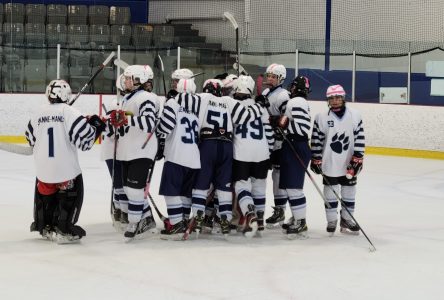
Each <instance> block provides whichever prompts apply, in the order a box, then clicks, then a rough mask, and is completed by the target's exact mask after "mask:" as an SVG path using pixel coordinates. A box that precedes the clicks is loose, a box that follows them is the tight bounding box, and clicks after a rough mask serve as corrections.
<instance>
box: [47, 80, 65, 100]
mask: <svg viewBox="0 0 444 300" xmlns="http://www.w3.org/2000/svg"><path fill="white" fill-rule="evenodd" d="M45 95H46V97H47V98H48V100H49V102H51V103H67V102H68V101H69V100H70V99H71V87H70V86H69V84H68V83H67V82H66V81H65V80H61V79H56V80H53V81H51V82H50V83H49V84H48V86H47V87H46V93H45Z"/></svg>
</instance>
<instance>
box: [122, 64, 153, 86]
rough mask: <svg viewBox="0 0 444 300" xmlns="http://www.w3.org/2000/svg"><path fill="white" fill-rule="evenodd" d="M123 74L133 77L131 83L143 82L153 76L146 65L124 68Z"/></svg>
mask: <svg viewBox="0 0 444 300" xmlns="http://www.w3.org/2000/svg"><path fill="white" fill-rule="evenodd" d="M123 75H124V76H127V77H131V78H132V79H133V83H136V81H138V83H140V84H144V83H145V82H147V81H148V80H150V79H153V78H154V73H153V70H151V67H150V66H148V65H132V66H128V67H126V68H125V71H123Z"/></svg>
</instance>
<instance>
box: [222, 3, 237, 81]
mask: <svg viewBox="0 0 444 300" xmlns="http://www.w3.org/2000/svg"><path fill="white" fill-rule="evenodd" d="M224 17H225V18H227V20H228V21H230V22H231V25H233V28H234V30H235V32H236V65H237V66H240V64H239V56H240V48H239V25H238V24H237V22H236V19H235V18H234V16H233V14H232V13H230V12H228V11H226V12H224ZM239 69H240V68H239V67H238V68H237V77H239V75H240V71H239Z"/></svg>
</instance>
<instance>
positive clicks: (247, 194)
mask: <svg viewBox="0 0 444 300" xmlns="http://www.w3.org/2000/svg"><path fill="white" fill-rule="evenodd" d="M265 188H266V180H265V179H256V178H252V177H250V178H249V179H248V180H239V181H236V182H235V183H234V190H235V192H236V197H237V201H238V203H239V207H240V209H241V211H242V214H243V215H244V216H245V214H246V213H247V212H248V205H249V204H253V205H254V207H255V210H256V212H258V211H265Z"/></svg>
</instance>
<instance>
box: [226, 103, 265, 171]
mask: <svg viewBox="0 0 444 300" xmlns="http://www.w3.org/2000/svg"><path fill="white" fill-rule="evenodd" d="M240 103H242V104H243V105H245V106H250V105H253V104H255V102H254V100H253V99H246V100H243V101H242V102H240ZM268 118H269V116H268V113H267V112H264V113H263V115H262V116H260V117H257V118H255V119H254V120H253V121H250V122H247V123H246V124H240V125H235V131H234V137H233V146H234V147H233V158H234V159H235V160H238V161H243V162H261V161H264V160H267V159H269V157H270V149H273V142H274V139H273V130H272V129H271V126H270V124H269V121H268Z"/></svg>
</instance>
